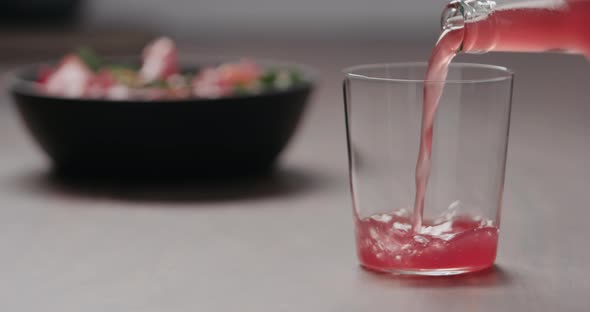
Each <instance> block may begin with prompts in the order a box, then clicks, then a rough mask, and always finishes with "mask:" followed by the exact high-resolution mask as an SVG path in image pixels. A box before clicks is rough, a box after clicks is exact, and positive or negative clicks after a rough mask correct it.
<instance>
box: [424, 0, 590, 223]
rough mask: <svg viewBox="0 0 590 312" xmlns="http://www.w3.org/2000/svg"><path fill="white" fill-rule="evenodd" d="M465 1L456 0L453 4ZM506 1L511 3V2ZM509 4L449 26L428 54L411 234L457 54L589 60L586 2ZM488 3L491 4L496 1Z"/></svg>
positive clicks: (589, 0) (589, 26) (588, 9)
mask: <svg viewBox="0 0 590 312" xmlns="http://www.w3.org/2000/svg"><path fill="white" fill-rule="evenodd" d="M469 2H470V1H464V2H462V1H455V2H454V4H455V5H460V4H464V3H469ZM479 2H480V3H486V1H479ZM505 2H507V3H508V4H511V2H510V1H505ZM513 2H514V4H513V5H506V6H505V7H503V8H497V9H496V10H493V11H490V12H489V14H488V15H483V16H479V17H477V18H473V20H471V21H470V20H468V19H467V18H465V20H463V19H462V20H461V22H464V23H456V24H454V25H453V23H447V27H445V29H444V30H443V32H442V35H441V36H440V39H439V40H438V42H437V44H436V46H435V47H434V49H433V51H432V54H431V57H430V59H429V62H428V70H427V74H426V83H425V86H424V102H423V111H422V128H421V134H420V148H419V152H418V160H417V164H416V194H415V195H416V196H415V201H414V213H413V216H412V228H413V232H414V233H415V234H418V233H420V230H421V228H422V226H423V216H424V198H425V195H426V188H427V185H428V178H429V176H430V169H431V156H432V141H433V131H434V120H435V115H436V110H437V107H438V104H439V101H440V98H441V96H442V93H443V88H444V83H443V82H444V81H445V79H446V77H447V73H448V66H449V64H450V63H451V61H452V60H453V58H454V57H455V56H456V55H457V53H459V52H465V53H485V52H491V51H504V52H544V51H556V50H557V51H565V52H568V53H575V54H584V55H586V57H587V58H589V59H590V35H588V33H589V32H590V0H544V1H513ZM487 3H491V5H492V6H493V5H495V2H494V1H488V2H487ZM452 4H453V3H452ZM457 9H458V7H457ZM457 24H459V25H457Z"/></svg>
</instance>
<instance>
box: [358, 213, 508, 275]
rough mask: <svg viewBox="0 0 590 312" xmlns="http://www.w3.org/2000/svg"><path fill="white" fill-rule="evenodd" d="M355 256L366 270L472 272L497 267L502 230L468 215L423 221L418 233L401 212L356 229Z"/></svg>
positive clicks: (370, 220)
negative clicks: (497, 253) (499, 231)
mask: <svg viewBox="0 0 590 312" xmlns="http://www.w3.org/2000/svg"><path fill="white" fill-rule="evenodd" d="M356 231H357V233H356V238H357V248H358V250H357V252H358V255H359V259H360V261H361V263H362V264H363V266H365V267H367V268H369V269H375V270H388V271H396V272H404V271H405V272H413V273H419V272H420V271H429V272H430V274H433V271H438V272H440V274H442V275H444V274H445V273H446V272H447V271H448V272H457V271H463V272H471V271H478V270H482V269H485V268H487V267H489V266H491V265H492V264H493V263H494V260H495V258H496V249H497V244H498V228H497V227H496V226H494V224H493V223H492V222H491V221H489V220H482V219H479V218H472V217H469V216H460V217H456V216H455V217H453V218H452V219H441V220H434V221H430V222H425V223H424V224H423V226H422V228H421V229H420V232H418V233H416V232H415V231H414V230H413V228H412V223H411V220H410V214H409V212H407V211H404V210H400V211H397V212H394V213H392V214H382V215H374V216H372V217H370V218H366V219H363V220H358V219H357V224H356Z"/></svg>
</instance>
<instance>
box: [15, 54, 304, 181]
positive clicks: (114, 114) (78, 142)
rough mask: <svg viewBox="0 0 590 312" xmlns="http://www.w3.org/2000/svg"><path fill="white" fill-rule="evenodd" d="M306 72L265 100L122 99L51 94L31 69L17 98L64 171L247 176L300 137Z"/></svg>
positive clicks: (19, 77) (21, 75)
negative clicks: (40, 88) (35, 83)
mask: <svg viewBox="0 0 590 312" xmlns="http://www.w3.org/2000/svg"><path fill="white" fill-rule="evenodd" d="M262 64H265V65H272V66H273V67H278V68H280V67H281V66H286V65H281V64H278V63H275V64H272V63H262ZM298 69H299V70H300V71H301V72H302V73H303V74H304V77H305V80H304V82H302V83H300V84H297V85H295V86H293V87H292V88H289V89H285V90H277V91H269V92H266V93H262V94H259V95H249V96H235V97H227V98H220V99H196V98H195V99H186V100H155V101H138V100H124V101H114V100H102V99H82V98H74V99H72V98H61V97H55V96H51V95H47V94H44V93H42V92H40V91H38V89H37V88H34V87H33V81H34V78H35V76H36V73H37V72H38V70H39V66H29V67H26V68H22V69H20V70H18V71H16V73H15V74H14V78H15V79H14V81H13V83H12V85H11V93H12V96H13V98H14V100H15V103H16V105H17V107H18V111H19V112H20V114H21V116H22V117H23V120H24V123H25V125H26V126H27V128H28V129H29V131H30V132H31V134H32V136H33V138H34V139H35V140H36V141H37V143H39V145H40V146H41V148H42V149H43V150H44V151H45V152H46V153H47V154H48V155H49V157H50V158H51V160H52V161H53V165H54V169H56V170H57V172H58V173H59V174H65V175H68V176H90V177H98V176H104V177H148V176H150V177H151V176H156V177H161V176H171V177H177V176H183V177H187V176H188V177H211V176H243V175H252V174H260V173H264V172H268V171H269V169H271V168H272V167H273V164H274V163H275V161H276V159H277V156H278V155H279V153H280V152H281V151H282V150H283V148H284V147H285V146H286V144H287V142H288V141H289V139H290V138H291V136H292V135H293V133H294V132H295V129H296V126H297V124H298V122H299V120H300V119H301V116H302V113H303V111H304V107H305V104H306V102H307V99H308V97H309V95H310V93H311V91H312V88H313V83H312V79H311V77H310V72H309V70H307V69H305V68H303V67H301V66H299V67H298Z"/></svg>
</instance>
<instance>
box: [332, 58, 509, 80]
mask: <svg viewBox="0 0 590 312" xmlns="http://www.w3.org/2000/svg"><path fill="white" fill-rule="evenodd" d="M427 66H428V63H427V62H394V63H376V64H362V65H355V66H350V67H347V68H345V69H343V70H342V72H343V73H344V74H345V75H346V77H347V78H350V79H355V80H372V81H381V82H403V83H426V82H429V83H445V84H470V83H489V82H499V81H506V80H511V79H513V78H514V72H513V71H512V70H510V69H508V68H507V67H503V66H497V65H489V64H479V63H461V62H459V63H451V64H450V65H449V68H450V69H452V68H476V69H488V70H495V71H498V74H497V75H495V76H494V77H491V78H480V79H449V80H426V79H408V78H385V77H379V76H371V75H362V74H358V73H355V72H358V71H361V70H367V69H378V68H404V67H405V68H412V67H427Z"/></svg>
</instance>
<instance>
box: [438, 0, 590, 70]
mask: <svg viewBox="0 0 590 312" xmlns="http://www.w3.org/2000/svg"><path fill="white" fill-rule="evenodd" d="M441 24H442V28H443V30H454V29H463V31H462V32H460V33H461V34H462V36H463V38H462V44H461V46H460V48H459V51H457V52H464V53H487V52H492V51H504V52H545V51H564V52H568V53H576V54H584V55H586V56H587V57H588V58H590V35H589V33H590V0H495V1H492V0H454V1H452V2H451V3H449V5H448V6H447V7H446V8H445V10H444V11H443V14H442V21H441Z"/></svg>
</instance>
